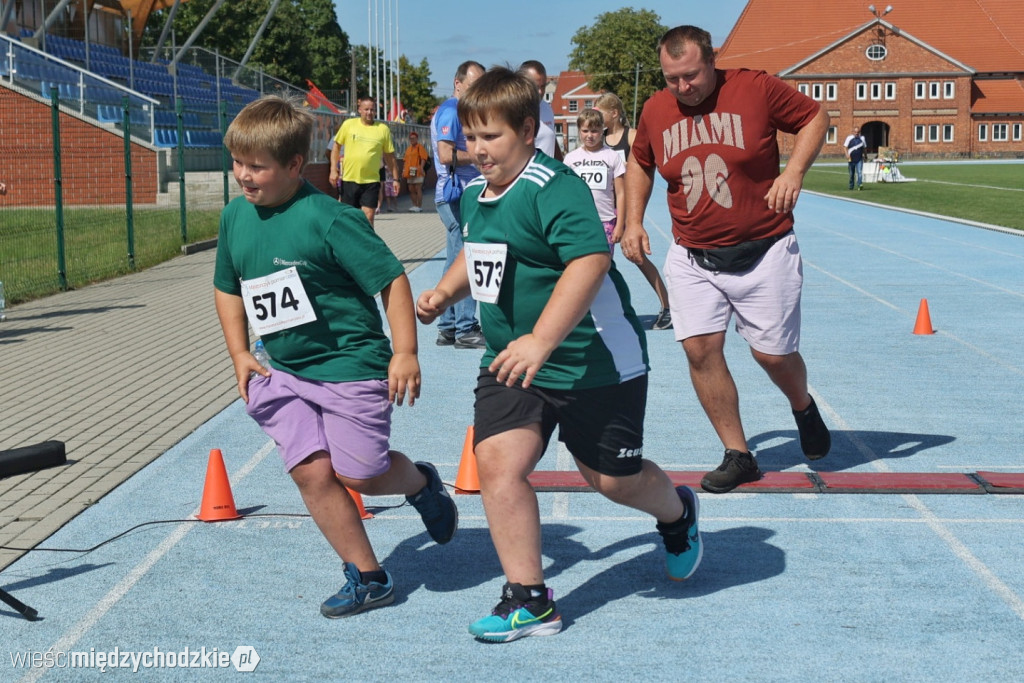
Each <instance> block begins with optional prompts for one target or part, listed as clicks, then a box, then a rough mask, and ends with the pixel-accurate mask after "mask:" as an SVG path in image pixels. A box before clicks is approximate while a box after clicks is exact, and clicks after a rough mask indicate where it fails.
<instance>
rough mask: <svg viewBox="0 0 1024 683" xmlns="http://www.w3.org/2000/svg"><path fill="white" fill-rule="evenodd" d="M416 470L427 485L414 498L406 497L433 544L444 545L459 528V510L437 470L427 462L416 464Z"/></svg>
mask: <svg viewBox="0 0 1024 683" xmlns="http://www.w3.org/2000/svg"><path fill="white" fill-rule="evenodd" d="M416 467H417V469H419V471H420V472H422V473H423V474H424V476H426V478H427V485H426V486H424V487H423V488H422V489H420V490H419V492H418V493H417V494H416V495H414V496H406V497H405V499H406V500H407V501H408V502H409V504H411V505H412V506H413V507H414V508H416V511H417V512H419V513H420V517H422V518H423V526H425V527H427V533H428V534H430V537H431V538H432V539H434V542H435V543H440V544H444V543H447V542H448V541H450V540H452V536H454V535H455V530H456V529H458V528H459V509H458V508H457V507H455V501H453V500H452V497H451V496H449V495H448V492H447V491H445V489H444V483H442V482H441V477H440V476H439V475H438V474H437V470H436V469H434V466H433V465H431V464H430V463H429V462H418V463H416Z"/></svg>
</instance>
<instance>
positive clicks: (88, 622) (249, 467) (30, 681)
mask: <svg viewBox="0 0 1024 683" xmlns="http://www.w3.org/2000/svg"><path fill="white" fill-rule="evenodd" d="M275 447H276V446H275V444H274V442H273V441H268V442H267V444H266V445H265V446H263V448H261V449H260V450H258V451H257V452H256V454H255V455H253V456H252V458H250V459H249V462H247V463H245V465H243V466H242V468H241V469H240V470H238V472H236V473H235V476H234V481H235V483H238V482H239V481H241V480H242V479H244V478H245V477H246V476H247V475H248V474H249V473H250V472H252V471H253V470H254V469H256V466H257V465H259V464H260V463H261V462H262V461H263V459H264V458H266V457H267V455H269V454H270V453H271V451H273V450H274V448H275ZM198 514H199V508H198V507H197V508H196V509H195V511H194V512H193V513H192V516H193V517H195V516H196V515H198ZM195 527H196V523H195V522H191V521H190V522H182V523H181V524H179V525H178V527H177V528H176V529H175V530H174V531H172V532H171V533H170V535H168V536H167V537H166V538H165V539H164V540H163V541H162V542H161V543H160V545H158V546H157V547H156V548H154V549H153V550H152V552H150V553H149V555H147V556H146V558H145V559H144V560H142V562H140V563H139V564H137V565H135V567H133V568H132V570H131V571H130V572H128V574H127V575H126V576H125V577H124V578H123V579H121V581H120V582H119V583H118V584H117V585H116V586H114V587H113V588H111V589H110V591H109V592H108V593H107V594H106V595H104V596H103V598H102V599H101V600H100V601H99V602H98V603H96V606H95V607H93V608H92V610H91V611H90V612H89V613H88V614H86V615H85V618H83V619H82V620H81V621H79V622H78V623H77V624H75V626H74V627H73V628H72V629H71V630H70V631H68V632H67V633H66V634H64V636H62V637H61V638H60V639H59V640H58V641H57V642H56V643H54V644H53V645H51V646H50V647H49V649H48V650H47V652H68V651H70V650H71V648H72V647H74V646H75V643H77V642H78V641H79V640H80V639H81V638H82V636H84V635H85V634H86V633H87V632H88V631H89V629H91V628H92V627H93V626H95V625H96V622H98V621H99V620H100V619H102V618H103V615H105V614H106V613H107V612H109V611H110V610H111V608H113V606H114V605H116V604H117V603H118V602H119V601H120V600H121V598H123V597H124V596H125V595H127V594H128V592H129V591H130V590H131V589H132V588H133V587H134V586H135V584H137V583H138V582H139V580H140V579H142V577H143V576H145V575H146V573H147V572H148V571H149V570H150V569H152V568H153V566H154V565H156V563H157V562H159V561H160V560H161V558H163V556H164V555H166V554H167V553H168V552H170V550H171V548H173V547H174V546H176V545H177V544H178V543H179V542H180V541H181V539H183V538H185V535H186V534H188V532H189V531H191V530H192V529H194V528H195ZM49 671H50V670H49V669H46V668H42V667H41V668H38V669H33V670H32V671H30V672H29V673H27V674H25V676H23V677H22V678H21V679H20V681H19V683H34V681H38V680H39V679H40V678H42V677H43V676H44V675H46V673H47V672H49Z"/></svg>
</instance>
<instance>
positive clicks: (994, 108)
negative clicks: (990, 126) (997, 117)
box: [971, 79, 1024, 114]
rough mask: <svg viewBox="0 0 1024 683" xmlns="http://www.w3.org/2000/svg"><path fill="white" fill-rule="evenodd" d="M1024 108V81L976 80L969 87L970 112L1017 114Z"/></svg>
mask: <svg viewBox="0 0 1024 683" xmlns="http://www.w3.org/2000/svg"><path fill="white" fill-rule="evenodd" d="M1022 109H1024V82H1022V81H1019V80H1010V79H1002V80H991V81H987V80H976V81H974V83H973V87H972V88H971V113H972V114H1019V113H1021V112H1022Z"/></svg>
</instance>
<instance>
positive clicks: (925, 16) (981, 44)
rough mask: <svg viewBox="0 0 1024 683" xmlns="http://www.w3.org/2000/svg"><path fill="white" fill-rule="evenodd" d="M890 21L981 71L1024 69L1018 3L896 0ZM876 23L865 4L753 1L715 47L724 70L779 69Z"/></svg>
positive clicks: (1022, 16)
mask: <svg viewBox="0 0 1024 683" xmlns="http://www.w3.org/2000/svg"><path fill="white" fill-rule="evenodd" d="M887 6H891V7H892V11H890V12H888V13H886V14H884V17H885V21H886V22H888V23H890V24H892V25H893V26H894V27H895V28H897V29H898V30H900V31H906V32H907V33H910V34H912V35H913V36H914V38H916V39H917V40H918V41H921V42H922V43H925V44H927V45H930V46H931V47H932V48H934V49H935V50H937V51H939V52H941V53H943V54H945V55H948V56H949V57H951V58H952V59H955V60H956V61H958V62H961V63H963V64H965V65H967V66H969V67H970V68H971V69H974V70H975V71H978V72H982V73H1005V72H1024V11H1022V3H1021V0H945V1H944V2H942V3H936V2H935V0H891V3H878V4H877V5H875V7H877V8H878V11H879V12H880V13H881V12H883V11H884V8H885V7H887ZM874 21H875V17H874V16H873V15H872V13H871V12H870V11H869V10H868V3H867V2H863V3H862V2H857V1H854V2H851V1H850V0H750V1H749V2H748V3H747V6H746V8H745V9H744V10H743V13H742V14H741V15H740V18H739V19H738V20H737V22H736V25H735V26H734V27H733V29H732V32H730V33H729V37H728V38H726V40H725V42H724V43H723V44H722V46H721V47H720V48H719V50H718V58H717V64H718V66H719V67H721V68H734V67H747V68H752V69H763V70H765V71H767V72H768V73H772V74H778V73H781V72H782V71H784V70H786V69H788V68H789V67H792V66H794V65H796V64H797V63H799V62H801V61H803V60H805V59H806V58H807V57H809V56H810V55H813V54H815V53H817V52H818V51H820V50H822V49H823V48H825V47H827V46H829V45H831V44H833V43H835V42H836V41H838V40H840V39H841V38H843V37H844V36H848V35H850V34H851V33H854V32H856V31H857V30H858V29H861V28H864V27H865V26H866V25H867V24H870V23H872V22H874Z"/></svg>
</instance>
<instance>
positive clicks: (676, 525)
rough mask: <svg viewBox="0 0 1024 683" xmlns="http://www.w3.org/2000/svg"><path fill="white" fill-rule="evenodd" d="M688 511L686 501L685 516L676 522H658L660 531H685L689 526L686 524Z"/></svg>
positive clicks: (679, 532)
mask: <svg viewBox="0 0 1024 683" xmlns="http://www.w3.org/2000/svg"><path fill="white" fill-rule="evenodd" d="M687 512H688V510H687V509H686V503H683V516H682V517H680V518H679V519H677V520H676V521H674V522H658V524H657V527H658V531H660V532H661V533H664V534H674V533H676V534H681V533H684V532H685V531H686V529H687V526H686V513H687Z"/></svg>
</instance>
